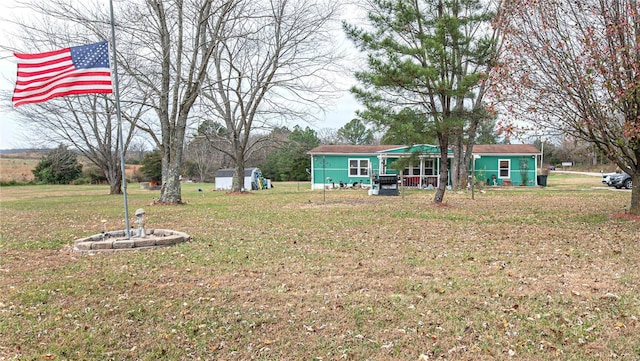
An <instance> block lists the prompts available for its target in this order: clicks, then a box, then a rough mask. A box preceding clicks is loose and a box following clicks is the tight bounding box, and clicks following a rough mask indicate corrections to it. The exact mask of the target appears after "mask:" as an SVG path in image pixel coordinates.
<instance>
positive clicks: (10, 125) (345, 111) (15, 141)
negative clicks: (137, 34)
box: [0, 0, 360, 149]
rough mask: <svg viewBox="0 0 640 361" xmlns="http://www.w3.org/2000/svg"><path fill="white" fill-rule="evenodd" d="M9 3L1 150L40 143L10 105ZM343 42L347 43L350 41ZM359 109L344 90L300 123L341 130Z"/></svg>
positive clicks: (4, 15)
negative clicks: (318, 114)
mask: <svg viewBox="0 0 640 361" xmlns="http://www.w3.org/2000/svg"><path fill="white" fill-rule="evenodd" d="M71 1H73V0H71ZM7 3H9V0H0V10H1V17H0V92H1V93H2V94H8V95H6V98H7V99H2V101H1V102H0V149H15V148H29V147H33V146H34V145H36V144H37V142H34V137H35V135H34V134H29V132H28V131H27V130H26V129H25V127H24V125H21V124H20V123H19V122H18V121H16V119H17V116H16V114H17V112H16V111H15V110H13V108H12V106H11V95H10V94H11V93H12V92H13V87H14V83H15V76H16V59H15V57H14V56H13V53H12V52H11V51H8V50H5V49H6V48H7V47H9V46H11V45H13V43H12V41H11V39H9V38H8V35H7V34H8V32H10V30H11V24H10V23H8V22H7V21H6V20H4V19H13V18H15V16H16V14H19V10H16V9H14V8H11V7H10V6H6V4H7ZM107 4H108V3H107ZM105 6H108V5H105ZM116 17H117V14H116ZM337 37H338V38H340V39H344V36H343V35H342V34H338V36H337ZM342 41H345V42H347V40H342ZM76 45H82V44H69V46H76ZM51 50H54V49H51ZM18 51H21V52H29V49H26V48H25V49H22V48H19V49H18ZM341 79H342V80H343V81H345V78H344V77H341ZM351 82H352V81H350V80H349V79H346V84H347V86H348V83H351ZM347 86H345V87H347ZM24 106H29V105H24ZM359 108H360V106H359V104H358V103H357V102H356V100H355V99H354V98H353V96H352V95H351V94H350V93H349V92H348V91H346V90H345V91H344V92H343V93H342V94H340V97H339V98H338V99H337V100H336V102H335V105H334V106H333V107H331V108H330V109H327V111H326V116H324V121H319V122H315V123H313V124H301V126H303V127H305V126H307V125H309V126H310V127H312V128H314V129H316V130H320V129H324V128H333V129H338V128H340V127H342V126H343V125H345V124H346V123H347V122H349V121H350V120H351V119H353V118H354V117H355V111H356V109H359ZM290 127H293V124H291V125H290Z"/></svg>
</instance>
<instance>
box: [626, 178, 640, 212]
mask: <svg viewBox="0 0 640 361" xmlns="http://www.w3.org/2000/svg"><path fill="white" fill-rule="evenodd" d="M631 182H633V187H632V188H631V207H630V208H629V213H631V214H634V215H636V216H640V169H638V170H636V172H635V173H634V174H631Z"/></svg>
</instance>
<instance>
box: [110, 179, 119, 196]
mask: <svg viewBox="0 0 640 361" xmlns="http://www.w3.org/2000/svg"><path fill="white" fill-rule="evenodd" d="M109 194H110V195H114V194H122V177H117V179H114V180H113V181H111V180H109Z"/></svg>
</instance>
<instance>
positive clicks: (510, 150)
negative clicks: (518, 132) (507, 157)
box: [473, 144, 540, 154]
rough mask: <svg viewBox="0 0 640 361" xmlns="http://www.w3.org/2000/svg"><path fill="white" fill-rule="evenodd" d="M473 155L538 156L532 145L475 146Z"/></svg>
mask: <svg viewBox="0 0 640 361" xmlns="http://www.w3.org/2000/svg"><path fill="white" fill-rule="evenodd" d="M473 153H475V154H540V151H539V150H538V148H536V147H535V146H534V145H532V144H477V145H474V146H473Z"/></svg>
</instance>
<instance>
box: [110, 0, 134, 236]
mask: <svg viewBox="0 0 640 361" xmlns="http://www.w3.org/2000/svg"><path fill="white" fill-rule="evenodd" d="M109 11H110V12H111V51H112V54H113V55H112V59H113V75H114V77H113V79H114V85H115V87H114V94H115V96H116V113H117V117H118V142H119V143H120V169H121V170H122V193H123V195H124V221H125V227H126V228H125V231H124V232H125V235H126V236H127V239H129V238H131V228H130V226H129V202H128V200H127V174H126V173H125V166H124V139H123V136H122V115H121V114H120V91H119V86H118V84H119V83H118V61H117V59H116V31H115V25H114V21H113V0H109Z"/></svg>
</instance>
